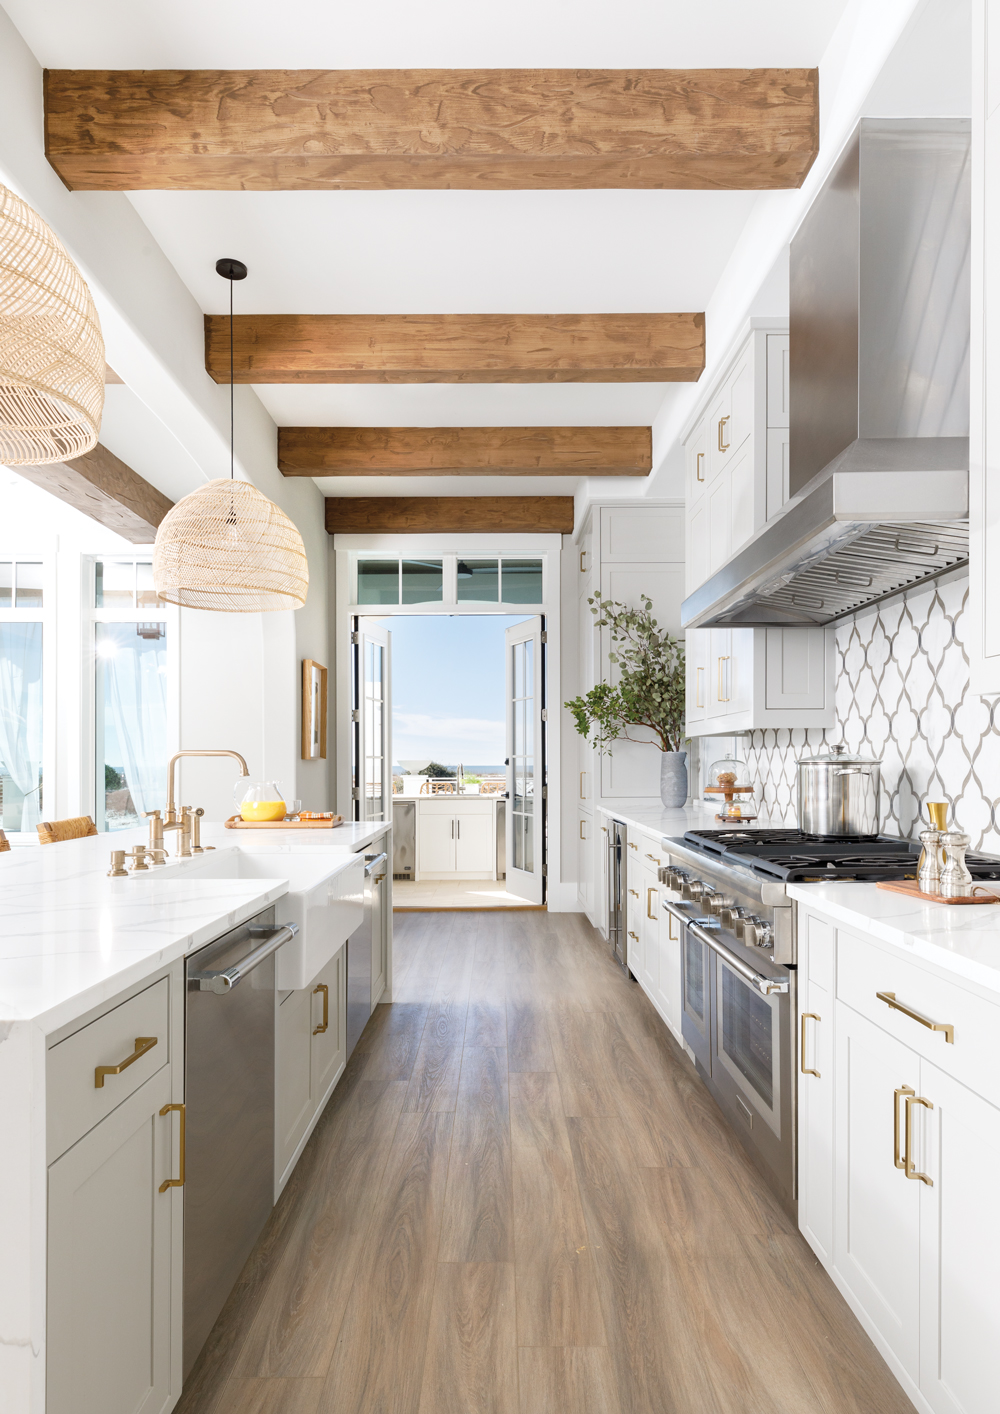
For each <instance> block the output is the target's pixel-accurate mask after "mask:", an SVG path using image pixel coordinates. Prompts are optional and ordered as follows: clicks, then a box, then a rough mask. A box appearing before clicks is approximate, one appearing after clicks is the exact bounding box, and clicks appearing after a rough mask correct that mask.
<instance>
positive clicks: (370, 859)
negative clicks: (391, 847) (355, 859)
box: [365, 850, 389, 878]
mask: <svg viewBox="0 0 1000 1414" xmlns="http://www.w3.org/2000/svg"><path fill="white" fill-rule="evenodd" d="M388 858H389V856H388V854H386V852H385V850H383V851H382V853H381V854H366V855H365V873H366V874H374V873H375V870H376V869H377V868H378V867H379V865H380V864H384V863H385V862H386V860H387V859H388ZM383 874H384V871H383ZM379 877H380V878H381V877H382V876H381V875H380V876H379Z"/></svg>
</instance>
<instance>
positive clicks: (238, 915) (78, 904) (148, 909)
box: [0, 824, 386, 1040]
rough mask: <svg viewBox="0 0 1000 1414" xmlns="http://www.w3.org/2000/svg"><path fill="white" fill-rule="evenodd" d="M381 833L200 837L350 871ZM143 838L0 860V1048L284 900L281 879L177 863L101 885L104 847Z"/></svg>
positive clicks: (117, 837)
mask: <svg viewBox="0 0 1000 1414" xmlns="http://www.w3.org/2000/svg"><path fill="white" fill-rule="evenodd" d="M385 828H386V826H385V825H384V824H376V825H370V824H365V825H347V826H341V827H339V829H333V830H329V831H326V830H312V831H303V832H302V833H301V835H300V834H298V832H296V835H295V837H294V840H290V839H289V832H288V831H282V830H245V831H240V830H226V829H225V828H224V827H223V826H221V825H218V826H213V825H208V826H206V827H204V828H203V830H202V839H203V841H204V842H205V843H207V844H211V845H214V846H215V847H216V848H218V849H219V850H220V851H221V850H222V849H225V848H229V849H245V850H251V849H252V850H255V851H264V850H266V851H267V852H299V851H302V850H306V851H308V852H310V853H311V852H313V851H314V850H316V849H319V848H322V849H324V850H326V851H327V852H333V853H337V854H340V853H342V854H343V867H344V868H347V867H349V866H350V863H351V861H352V857H353V856H354V854H355V853H356V852H357V851H358V850H359V849H362V848H364V846H365V845H366V844H369V843H370V842H371V841H372V839H374V838H375V837H377V835H378V834H380V833H382V832H383V831H384V830H385ZM317 836H318V837H319V838H318V839H317V838H316V837H317ZM146 838H147V834H146V831H145V830H143V829H136V830H122V831H117V832H115V833H114V834H113V835H109V834H103V835H97V836H91V837H90V838H88V839H82V840H67V841H65V842H63V843H61V844H56V845H46V846H44V847H40V848H38V849H18V850H11V851H10V852H9V853H5V854H0V1040H2V1039H3V1031H4V1027H5V1025H6V1024H10V1023H12V1022H24V1021H29V1022H32V1023H34V1024H36V1025H39V1026H41V1028H42V1029H43V1030H44V1031H45V1032H50V1031H55V1030H57V1029H58V1028H59V1027H61V1026H64V1025H65V1024H66V1023H67V1022H69V1021H72V1020H74V1019H75V1018H76V1017H78V1016H81V1015H82V1014H83V1013H84V1012H86V1011H89V1010H90V1009H91V1008H92V1007H94V1006H97V1005H99V1004H100V1003H101V1002H104V1001H107V1000H109V999H110V998H112V997H114V996H116V995H117V994H118V993H119V992H121V991H122V990H123V989H124V988H126V987H130V986H132V985H133V984H134V983H135V982H139V981H142V979H143V978H144V977H146V976H151V975H152V974H153V973H154V972H156V971H158V970H159V969H160V968H161V967H164V966H166V965H168V964H169V963H171V962H174V961H176V959H177V958H180V957H184V956H186V954H187V953H190V952H193V951H195V950H196V949H197V948H199V947H202V946H203V945H204V944H205V943H207V942H210V941H211V940H212V938H215V937H217V936H218V935H219V934H220V933H224V932H225V931H226V930H227V929H229V928H233V927H236V925H237V924H239V923H242V922H244V921H245V920H246V919H247V918H251V917H252V916H253V915H254V914H255V913H259V912H260V910H261V909H263V908H267V907H268V905H269V904H272V903H274V902H276V900H278V899H280V898H281V897H282V896H283V895H284V894H285V893H287V891H288V883H287V881H286V880H283V879H208V878H204V877H202V876H199V875H198V874H197V873H196V872H194V871H191V872H190V874H188V873H187V872H186V871H185V863H186V861H183V860H180V861H176V863H172V864H169V865H168V866H167V867H165V868H163V869H160V870H152V869H151V870H149V872H148V873H144V874H138V875H137V874H131V875H129V877H128V878H125V879H109V878H108V877H107V869H108V863H109V855H110V851H111V849H112V848H114V849H126V850H127V849H130V848H131V847H132V846H133V845H134V844H138V843H141V842H144V841H145V839H146ZM167 847H168V849H169V848H170V841H169V838H168V841H167ZM205 857H206V856H205V855H202V856H199V858H201V859H205ZM194 862H196V861H192V863H194Z"/></svg>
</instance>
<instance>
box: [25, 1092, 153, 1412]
mask: <svg viewBox="0 0 1000 1414" xmlns="http://www.w3.org/2000/svg"><path fill="white" fill-rule="evenodd" d="M169 1101H170V1067H169V1066H164V1067H163V1068H162V1069H161V1070H160V1071H158V1072H157V1074H156V1075H154V1076H152V1077H151V1079H149V1080H147V1081H146V1083H145V1084H144V1085H142V1086H140V1088H139V1089H138V1090H136V1091H135V1092H134V1093H133V1094H132V1095H130V1096H129V1098H128V1099H127V1100H125V1101H123V1102H122V1104H120V1105H119V1106H118V1108H117V1109H116V1110H113V1111H112V1112H111V1114H109V1115H108V1117H107V1118H106V1119H103V1120H101V1122H100V1123H99V1124H97V1125H95V1126H94V1128H93V1129H91V1130H90V1132H89V1133H88V1134H86V1135H84V1137H83V1138H82V1139H80V1140H79V1141H78V1142H77V1143H76V1144H74V1145H73V1147H72V1148H71V1149H68V1150H67V1151H66V1153H65V1154H63V1155H62V1157H61V1158H59V1159H57V1160H56V1162H55V1163H54V1164H51V1165H50V1166H49V1185H48V1186H49V1213H48V1323H47V1324H48V1351H47V1364H46V1385H47V1389H46V1400H45V1410H46V1414H159V1412H160V1411H161V1410H162V1409H163V1408H164V1407H165V1406H166V1405H167V1403H168V1401H169V1398H170V1376H169V1366H170V1335H171V1332H170V1304H171V1303H170V1268H171V1239H172V1233H173V1208H174V1203H173V1189H172V1188H168V1189H167V1190H166V1192H164V1193H161V1192H160V1191H159V1187H160V1184H161V1183H162V1182H163V1180H164V1179H166V1178H170V1177H172V1176H176V1173H177V1168H176V1164H177V1158H176V1144H175V1143H174V1142H173V1140H172V1135H174V1134H175V1133H176V1127H177V1117H176V1115H174V1114H167V1115H161V1114H160V1110H161V1108H162V1107H163V1106H164V1105H166V1104H168V1103H169Z"/></svg>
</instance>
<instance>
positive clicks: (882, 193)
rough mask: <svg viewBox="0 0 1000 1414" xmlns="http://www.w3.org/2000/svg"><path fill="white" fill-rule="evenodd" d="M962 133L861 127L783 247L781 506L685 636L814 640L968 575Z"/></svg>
mask: <svg viewBox="0 0 1000 1414" xmlns="http://www.w3.org/2000/svg"><path fill="white" fill-rule="evenodd" d="M969 138H970V130H969V123H968V122H967V121H966V120H964V119H899V120H891V119H864V120H863V121H862V123H861V124H860V126H859V128H858V130H857V132H856V133H855V136H854V139H853V141H852V142H851V143H850V144H849V146H848V148H847V150H846V152H845V153H844V155H843V157H842V158H841V160H840V162H839V163H838V165H837V167H836V168H835V170H834V171H833V173H832V174H831V176H830V177H829V178H828V180H827V182H826V185H825V186H824V187H823V189H822V191H821V192H820V193H819V195H818V196H817V198H816V200H815V202H814V203H813V205H812V207H811V208H810V210H809V214H808V216H807V217H806V219H805V221H804V222H803V224H802V226H801V228H800V230H799V232H798V234H797V235H796V237H795V239H794V241H793V242H792V248H791V319H790V330H791V387H790V408H791V429H790V430H791V439H790V448H789V464H790V474H789V480H790V485H789V491H790V499H789V501H788V503H787V505H786V506H785V507H784V508H783V510H782V512H781V514H780V515H778V516H777V517H774V518H772V520H771V521H770V522H768V524H767V525H766V526H764V527H763V528H762V529H761V530H759V531H758V532H757V534H756V535H755V536H754V537H753V538H752V539H751V540H749V541H748V542H747V544H746V545H744V546H743V547H742V549H740V550H739V551H737V553H736V554H735V555H734V556H733V558H732V559H731V560H729V561H728V563H727V564H725V565H723V566H722V568H721V569H719V570H717V571H716V573H715V574H714V575H713V576H712V577H711V578H710V579H709V580H707V581H706V583H705V584H703V585H702V586H701V587H700V588H699V589H697V590H696V591H695V592H694V593H693V594H691V595H690V596H689V597H688V598H687V599H686V600H685V601H684V603H683V605H682V607H681V622H682V624H683V626H684V627H685V628H702V627H705V626H707V625H710V624H741V625H771V624H824V623H830V622H831V621H833V620H834V619H837V618H841V617H843V616H844V615H845V614H849V613H852V612H854V611H855V610H856V609H859V608H861V607H863V606H864V605H865V604H870V603H873V602H875V601H876V600H878V599H881V598H884V597H885V596H886V595H887V594H893V593H896V592H897V591H898V590H900V589H902V588H905V587H906V586H907V585H911V584H916V583H918V582H919V581H920V580H922V579H927V578H929V577H931V576H932V575H935V574H939V573H941V571H942V570H945V569H949V568H951V567H953V566H955V565H960V564H962V563H964V561H966V560H967V559H968V553H969V552H968V538H969V525H968V515H969V491H968V480H969V314H970V294H969V236H970V229H971V217H970V180H969Z"/></svg>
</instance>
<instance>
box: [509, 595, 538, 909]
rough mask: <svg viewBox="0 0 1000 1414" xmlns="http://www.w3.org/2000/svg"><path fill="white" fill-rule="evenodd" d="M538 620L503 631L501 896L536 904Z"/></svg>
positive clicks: (536, 618) (534, 619)
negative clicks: (504, 823) (503, 876)
mask: <svg viewBox="0 0 1000 1414" xmlns="http://www.w3.org/2000/svg"><path fill="white" fill-rule="evenodd" d="M542 628H543V625H542V619H541V616H540V615H539V616H536V617H535V618H532V619H526V620H525V622H524V623H522V624H515V626H514V627H513V628H509V629H507V631H506V634H505V638H506V656H507V892H508V893H512V894H516V895H517V896H518V898H523V899H526V900H527V901H528V902H529V903H541V902H542V900H543V897H544V891H545V884H544V879H545V870H544V858H545V809H544V807H545V793H544V785H545V742H544V738H543V735H542V733H543V730H544V728H543V725H542V723H543V716H542V714H543V711H544V708H545V664H544V658H543V647H542V643H543V635H542Z"/></svg>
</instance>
